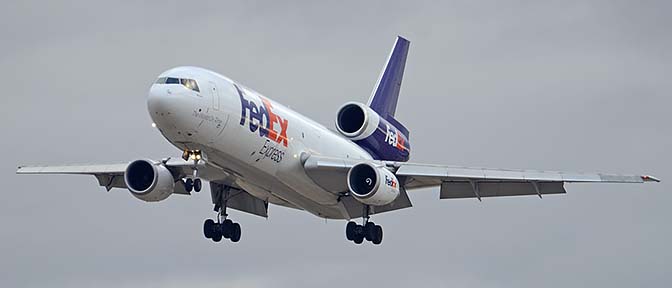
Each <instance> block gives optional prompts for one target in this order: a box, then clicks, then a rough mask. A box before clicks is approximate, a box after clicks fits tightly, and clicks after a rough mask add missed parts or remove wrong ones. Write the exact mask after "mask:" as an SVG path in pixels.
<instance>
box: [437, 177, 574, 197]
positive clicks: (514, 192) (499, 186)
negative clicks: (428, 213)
mask: <svg viewBox="0 0 672 288" xmlns="http://www.w3.org/2000/svg"><path fill="white" fill-rule="evenodd" d="M535 185H536V186H537V187H535ZM537 189H538V190H537ZM563 193H567V191H565V188H564V185H563V183H562V182H541V183H536V184H533V183H531V182H528V183H526V182H475V183H473V184H472V183H470V182H457V181H451V182H443V183H441V190H440V194H439V198H441V199H455V198H474V197H476V198H479V197H498V196H522V195H544V194H563Z"/></svg>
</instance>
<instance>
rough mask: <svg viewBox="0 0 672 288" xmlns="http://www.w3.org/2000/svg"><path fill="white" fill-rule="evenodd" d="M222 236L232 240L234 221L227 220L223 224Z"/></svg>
mask: <svg viewBox="0 0 672 288" xmlns="http://www.w3.org/2000/svg"><path fill="white" fill-rule="evenodd" d="M221 225H222V236H224V238H226V239H231V235H232V233H231V232H233V231H232V230H233V229H231V228H233V221H231V220H229V219H226V220H224V222H222V224H221Z"/></svg>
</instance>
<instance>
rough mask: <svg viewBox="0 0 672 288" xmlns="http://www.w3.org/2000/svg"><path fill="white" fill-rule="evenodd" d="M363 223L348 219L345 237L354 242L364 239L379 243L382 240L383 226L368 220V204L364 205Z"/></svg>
mask: <svg viewBox="0 0 672 288" xmlns="http://www.w3.org/2000/svg"><path fill="white" fill-rule="evenodd" d="M362 218H363V221H362V222H363V224H362V225H359V224H357V223H355V222H353V221H349V222H348V224H347V225H345V238H347V239H348V240H349V241H352V242H355V244H362V242H364V239H366V240H367V241H370V242H372V243H373V244H375V245H379V244H380V243H382V242H383V227H381V226H380V225H376V224H375V223H373V222H371V221H369V206H367V205H365V206H364V217H362Z"/></svg>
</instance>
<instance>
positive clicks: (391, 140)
mask: <svg viewBox="0 0 672 288" xmlns="http://www.w3.org/2000/svg"><path fill="white" fill-rule="evenodd" d="M385 126H387V129H386V130H387V131H386V132H385V142H387V144H389V145H390V146H392V147H394V148H397V149H399V150H404V148H406V147H404V138H403V137H401V135H399V132H397V129H394V128H392V127H390V125H388V124H385Z"/></svg>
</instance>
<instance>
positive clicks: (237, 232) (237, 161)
mask: <svg viewBox="0 0 672 288" xmlns="http://www.w3.org/2000/svg"><path fill="white" fill-rule="evenodd" d="M409 46H410V42H409V41H408V40H406V39H405V38H403V37H401V36H398V37H397V38H396V41H395V42H394V46H393V48H392V51H391V52H390V54H389V56H388V58H387V62H386V64H385V66H384V67H383V70H382V72H381V73H380V76H379V77H378V80H377V82H376V84H375V86H374V89H373V91H372V93H371V96H370V97H369V99H368V102H367V103H366V104H364V103H358V102H348V103H345V104H344V105H343V106H341V107H340V109H339V110H338V112H337V113H336V119H335V126H336V127H335V128H336V131H333V130H331V129H328V128H326V127H325V126H323V125H321V124H318V123H317V122H315V121H313V120H311V119H309V118H308V117H305V116H303V115H301V114H299V113H297V112H295V111H293V110H291V109H290V108H288V107H286V106H283V105H281V104H280V103H278V102H275V101H273V100H271V99H270V98H267V97H265V96H263V95H261V94H260V93H257V92H255V91H254V90H252V89H250V88H247V87H246V86H244V85H242V84H240V83H239V82H236V81H233V80H231V79H229V78H227V77H225V76H222V75H220V74H218V73H215V72H212V71H209V70H206V69H203V68H198V67H176V68H173V69H170V70H168V71H165V72H163V73H161V74H160V75H159V76H158V77H157V80H156V81H154V83H153V84H152V85H151V87H150V89H149V95H148V97H147V108H148V112H149V114H150V116H151V119H152V120H153V123H152V126H154V127H156V128H157V129H158V130H159V131H160V133H161V134H162V135H163V137H164V138H165V139H166V140H168V142H170V143H171V144H172V145H173V146H175V147H176V148H178V149H179V150H180V151H182V155H181V156H178V157H167V158H164V159H160V160H151V159H137V160H133V161H130V162H126V163H116V164H101V165H69V166H20V167H19V168H18V170H17V174H83V175H93V176H95V177H96V178H97V180H98V183H99V184H100V186H103V187H105V189H107V191H110V190H111V189H112V188H123V189H128V190H129V191H130V193H131V194H132V195H133V196H135V197H136V198H138V199H140V200H142V201H146V202H158V201H162V200H165V199H166V198H168V197H169V196H171V195H173V194H177V195H190V194H191V193H192V192H199V191H201V190H202V189H203V180H205V181H208V182H209V186H210V195H211V198H212V204H213V205H214V211H215V212H216V216H215V217H213V218H215V219H206V220H205V222H204V223H203V234H204V236H205V237H206V238H208V239H211V240H212V241H215V242H219V241H221V240H222V238H225V239H229V240H230V241H232V242H238V241H240V238H241V227H240V224H238V223H236V222H233V221H232V220H231V219H230V218H229V217H228V216H229V215H228V214H227V208H231V209H235V210H238V211H242V212H246V213H250V214H253V215H257V216H261V217H268V207H269V204H274V205H279V206H284V207H289V208H294V209H299V210H304V211H307V212H309V213H311V214H313V215H315V216H317V217H321V218H325V219H344V220H347V224H346V228H345V234H346V239H347V240H349V241H352V242H354V243H356V244H361V243H362V242H364V240H367V241H369V242H372V243H373V244H375V245H378V244H381V242H382V240H383V229H382V227H381V226H380V225H377V224H375V223H374V222H373V221H371V216H372V215H375V214H380V213H385V212H391V211H397V210H399V209H404V208H409V207H411V206H412V204H411V201H410V198H409V195H408V191H411V190H416V189H420V188H429V187H438V189H439V198H440V199H456V198H476V199H478V200H479V201H480V200H481V199H482V198H486V197H500V196H518V195H531V196H538V197H539V198H541V197H542V195H547V194H561V193H566V191H565V188H564V183H589V182H594V183H643V182H660V180H659V179H657V178H655V177H653V176H649V175H610V174H600V173H567V172H545V171H535V170H515V169H486V168H469V167H457V166H446V165H430V164H421V163H411V162H408V160H409V158H410V152H411V145H410V139H409V130H408V129H407V128H406V127H405V126H404V125H403V124H402V123H401V122H399V121H398V120H397V119H396V118H395V113H396V109H397V100H398V98H399V91H400V88H401V82H402V78H403V73H404V67H405V65H406V58H407V55H408V51H409ZM359 218H361V219H362V222H361V224H358V223H357V222H355V221H353V220H356V219H359Z"/></svg>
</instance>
